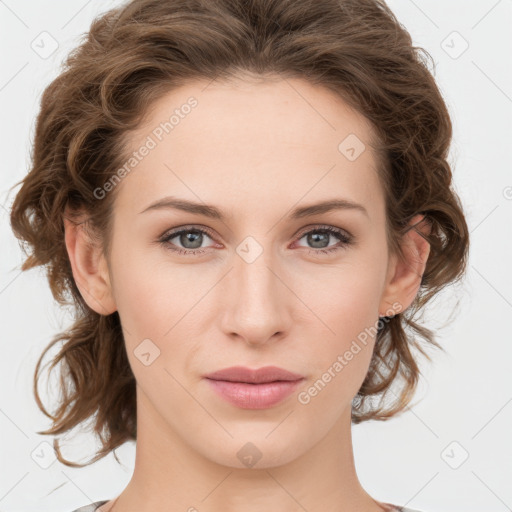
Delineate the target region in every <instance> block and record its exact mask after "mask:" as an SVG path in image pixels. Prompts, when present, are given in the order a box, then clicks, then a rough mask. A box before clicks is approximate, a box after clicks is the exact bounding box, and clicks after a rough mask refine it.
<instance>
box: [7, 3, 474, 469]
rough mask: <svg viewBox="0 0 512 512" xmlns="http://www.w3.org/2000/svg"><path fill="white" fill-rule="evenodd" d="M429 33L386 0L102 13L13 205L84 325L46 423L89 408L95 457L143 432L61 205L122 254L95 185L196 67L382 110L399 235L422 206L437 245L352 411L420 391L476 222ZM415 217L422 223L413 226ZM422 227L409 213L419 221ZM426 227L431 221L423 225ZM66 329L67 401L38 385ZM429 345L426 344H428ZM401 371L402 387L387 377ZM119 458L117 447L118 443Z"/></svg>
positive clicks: (391, 211)
mask: <svg viewBox="0 0 512 512" xmlns="http://www.w3.org/2000/svg"><path fill="white" fill-rule="evenodd" d="M432 61H433V59H432V57H431V56H430V54H429V53H428V52H427V51H425V50H424V49H422V48H417V47H414V46H413V45H412V40H411V37H410V35H409V33H408V32H407V30H406V29H405V28H404V27H403V26H402V25H401V24H400V23H399V22H398V20H397V19H396V17H395V16H394V14H393V13H392V12H391V11H390V9H389V8H388V6H387V5H386V4H385V3H384V1H381V0H166V1H162V0H133V1H131V2H129V3H126V4H123V5H121V6H120V7H118V8H115V9H112V10H110V11H107V12H106V13H104V14H102V15H101V16H99V17H97V18H96V19H94V20H93V22H92V25H91V27H90V30H89V32H88V33H87V34H86V35H85V37H84V38H83V40H82V41H81V42H80V44H79V45H78V47H77V48H76V49H74V50H73V51H72V52H71V53H70V54H69V55H68V57H67V59H66V61H65V63H64V65H63V69H62V70H61V73H60V74H59V76H57V78H55V79H54V80H53V81H52V82H51V83H50V84H49V85H48V86H47V87H46V89H45V90H44V93H43V95H42V99H41V105H40V111H39V113H38V116H37V119H36V129H35V135H34V141H33V147H32V153H31V169H30V171H29V173H28V174H27V175H26V177H25V178H24V179H23V180H21V181H19V182H18V183H16V184H15V185H14V186H17V185H19V184H22V186H21V188H20V190H19V191H18V193H17V195H16V197H15V200H14V202H13V205H12V210H11V216H10V221H11V226H12V229H13V232H14V234H15V235H16V237H17V238H18V239H19V240H20V246H21V247H22V249H23V251H24V253H25V256H26V259H25V261H24V262H23V264H22V267H21V268H22V270H27V269H30V268H32V267H35V266H38V265H44V266H45V267H46V270H47V276H48V281H49V284H50V288H51V291H52V294H53V296H54V298H55V300H56V301H58V302H59V304H60V305H61V306H69V307H71V308H72V311H73V313H74V323H73V324H72V326H71V327H70V328H69V329H68V330H66V331H64V332H62V333H60V334H58V335H56V336H55V337H54V338H53V340H52V341H51V342H50V344H49V345H48V346H47V347H46V348H45V350H44V352H43V353H42V354H41V356H40V358H39V360H38V362H37V365H36V368H35V373H34V394H35V398H36V402H37V404H38V406H39V408H40V409H41V411H42V412H43V413H44V414H45V415H46V416H48V417H49V418H50V419H51V421H52V426H51V428H49V429H48V430H45V431H40V432H38V433H39V434H45V435H50V434H62V433H64V432H67V431H69V430H70V429H72V428H73V427H75V426H77V425H79V424H81V423H82V422H84V421H86V420H88V419H92V420H93V430H94V433H95V434H96V435H97V436H98V437H99V439H100V441H101V444H102V448H101V449H100V450H98V451H97V453H96V456H95V457H94V458H92V459H91V460H89V461H88V462H87V463H85V464H79V463H74V462H71V461H68V460H66V459H65V458H63V457H62V454H61V453H60V449H59V442H58V440H57V439H56V438H54V448H55V450H56V453H57V457H58V459H59V461H60V462H62V463H63V464H65V465H67V466H72V467H83V466H85V465H88V464H91V463H92V462H95V461H97V460H98V459H100V458H102V457H104V456H106V455H107V454H108V453H109V452H111V451H114V456H116V455H115V449H116V448H117V447H118V446H120V445H122V444H123V443H124V442H126V441H129V440H135V439H136V436H137V424H136V394H135V377H134V375H133V373H132V371H131V368H130V365H129V362H128V358H127V355H126V349H125V345H124V340H123V336H122V331H121V325H120V319H119V315H118V312H117V311H116V312H114V313H112V314H108V315H101V314H99V313H97V312H95V311H93V310H92V309H91V308H90V307H88V305H87V304H86V302H85V301H84V300H83V298H82V296H81V294H80V292H79V290H78V288H77V285H76V283H75V280H74V278H73V274H72V271H71V265H70V261H69V258H68V254H67V250H66V245H65V241H64V233H65V232H64V224H63V216H64V213H65V212H66V214H67V215H68V214H69V217H70V218H73V219H74V221H75V222H80V223H84V226H85V227H86V228H87V229H88V231H89V232H90V234H91V236H94V237H96V238H95V239H96V240H98V241H99V242H100V243H101V244H102V247H103V248H104V254H105V255H106V256H107V258H108V255H109V254H110V252H109V251H110V241H111V220H112V212H113V205H114V200H115V197H116V191H115V190H114V191H112V192H109V193H108V194H107V195H106V198H105V199H102V200H98V199H97V198H96V196H95V194H94V190H95V189H97V188H98V187H101V186H102V185H103V184H104V183H105V182H107V180H108V179H109V178H111V177H112V176H113V175H114V173H115V171H116V169H119V168H120V167H121V166H122V165H123V163H124V162H125V161H126V159H127V153H128V147H127V145H126V143H125V141H126V140H127V136H128V134H129V133H130V130H133V129H135V128H137V127H138V126H139V124H140V123H141V122H142V121H143V119H144V115H145V114H146V113H147V112H148V109H149V107H150V106H151V105H152V103H153V102H154V101H155V100H157V99H159V98H160V97H162V96H163V95H165V94H166V93H167V92H169V91H170V90H172V89H173V88H174V87H177V86H179V85H182V84H186V83H187V81H190V80H193V79H202V80H214V79H219V78H220V79H222V78H227V79H229V78H230V77H237V76H240V75H243V74H252V75H253V76H264V75H267V76H270V75H273V76H275V75H277V76H279V77H282V78H288V77H292V78H295V77H296V78H303V79H306V80H308V81H309V82H310V83H312V84H317V85H319V86H323V87H327V88H329V89H330V90H331V91H334V92H335V93H336V94H337V95H338V96H339V97H340V99H342V100H343V101H345V102H346V103H348V105H349V106H351V107H352V108H354V109H355V110H356V111H357V112H358V113H360V114H361V115H363V116H365V117H366V118H367V119H368V120H369V121H370V122H371V124H372V125H373V127H374V129H375V133H376V134H377V136H378V137H377V140H376V141H375V144H374V145H373V149H374V150H375V154H376V155H377V156H378V161H379V177H380V180H381V183H382V187H383V190H384V191H385V198H386V231H387V237H388V242H389V248H390V251H397V253H398V254H401V255H403V254H402V252H401V248H400V245H399V242H400V239H401V237H402V236H403V235H404V233H405V232H406V230H407V229H408V226H407V224H408V223H409V221H410V220H411V219H412V217H413V216H414V215H416V214H418V213H423V214H424V215H425V219H426V220H427V221H428V223H429V224H430V226H431V231H430V234H428V233H427V234H425V235H422V236H424V238H426V239H427V240H428V242H429V243H430V246H431V250H430V254H429V257H428V261H427V264H426V268H425V272H424V274H423V276H422V279H421V285H420V289H419V292H418V294H417V296H416V298H415V300H414V302H413V304H412V305H411V306H410V307H409V308H408V309H407V310H406V311H402V312H400V313H398V314H396V315H394V316H392V317H385V318H383V319H382V320H381V321H380V322H379V328H378V334H377V339H376V343H375V348H374V353H373V357H372V360H371V363H370V367H369V371H368V374H367V376H366V378H365V380H364V382H363V384H362V386H361V388H360V390H359V391H358V394H357V396H356V397H355V398H354V400H353V403H352V421H353V423H360V422H362V421H367V420H386V419H388V418H390V417H392V416H393V415H395V414H397V413H398V412H400V411H402V410H403V409H404V408H405V407H406V406H407V404H408V403H409V402H410V400H411V399H412V396H413V393H414V391H415V388H416V385H417V382H418V379H419V375H420V370H419V367H418V365H417V362H416V359H415V357H414V355H413V350H414V349H417V350H418V351H419V353H421V354H423V356H425V357H426V358H427V359H428V360H429V361H431V358H430V357H429V355H428V354H427V352H426V351H425V347H426V346H435V347H437V348H439V349H441V350H444V349H442V347H441V346H440V345H439V343H438V342H437V341H436V340H435V339H434V338H435V336H434V332H433V331H432V330H430V329H428V328H427V327H425V326H423V325H420V323H418V322H417V321H415V320H414V319H413V318H414V316H415V315H416V314H417V313H419V312H420V310H423V308H424V306H425V305H426V303H427V302H428V301H429V300H430V299H432V298H433V297H434V296H435V295H436V294H437V293H438V292H439V291H440V290H441V289H442V288H444V287H445V286H446V285H447V284H449V283H455V282H456V281H460V280H461V278H462V276H463V274H464V272H465V269H466V261H467V256H468V249H469V234H468V227H467V224H466V221H465V218H464V214H463V211H462V206H461V203H460V200H459V198H458V197H457V194H456V192H455V191H454V190H453V185H452V172H451V168H450V165H449V163H448V161H447V157H448V150H449V146H450V142H451V138H452V125H451V121H450V117H449V113H448V110H447V106H446V104H445V102H444V101H443V98H442V95H441V93H440V91H439V89H438V87H437V85H436V82H435V79H434V77H433V74H432V73H431V71H430V69H429V62H430V63H432ZM413 228H414V229H415V226H413ZM409 229H410V228H409ZM420 234H421V233H420ZM58 342H62V346H61V348H60V350H59V352H58V353H57V354H56V355H55V356H54V357H53V359H52V360H51V361H50V362H51V367H50V369H49V372H48V373H50V372H51V371H53V370H54V369H55V368H56V367H57V366H58V365H59V367H60V393H61V395H60V396H59V402H58V407H57V409H56V411H55V412H54V413H53V414H51V413H49V412H48V411H47V410H46V408H45V407H44V405H43V404H42V403H41V400H40V397H39V393H38V389H37V388H38V381H39V378H40V370H41V363H42V360H43V357H44V356H45V355H46V353H47V352H48V350H49V349H50V348H52V347H53V346H54V345H55V344H56V343H58ZM422 345H424V346H422ZM397 382H399V383H400V387H399V389H398V390H397V391H393V392H392V393H391V394H392V395H394V397H393V398H392V399H390V396H389V395H390V390H391V389H392V384H393V388H395V387H396V383H397ZM116 459H117V456H116Z"/></svg>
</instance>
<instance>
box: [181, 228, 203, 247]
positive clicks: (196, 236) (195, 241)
mask: <svg viewBox="0 0 512 512" xmlns="http://www.w3.org/2000/svg"><path fill="white" fill-rule="evenodd" d="M188 242H192V246H189V245H187V243H188ZM202 242H203V234H202V233H200V232H199V231H186V232H185V233H183V234H181V235H180V243H181V244H182V245H183V247H185V248H186V249H197V248H199V247H201V244H202Z"/></svg>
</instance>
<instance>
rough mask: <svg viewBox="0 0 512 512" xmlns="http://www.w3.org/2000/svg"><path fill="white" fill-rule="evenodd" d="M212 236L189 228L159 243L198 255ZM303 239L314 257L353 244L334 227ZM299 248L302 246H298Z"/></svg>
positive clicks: (314, 231) (304, 235)
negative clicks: (331, 239)
mask: <svg viewBox="0 0 512 512" xmlns="http://www.w3.org/2000/svg"><path fill="white" fill-rule="evenodd" d="M213 236H214V235H213V233H212V232H211V231H210V230H208V229H206V228H198V227H191V226H189V227H184V228H182V229H179V230H174V231H170V232H167V233H165V234H164V235H162V237H161V238H160V239H159V242H160V243H161V244H162V245H163V246H164V247H165V248H167V249H169V250H171V251H173V252H176V253H178V254H189V255H199V254H203V253H205V252H207V249H208V247H203V242H204V241H205V238H210V239H213ZM331 237H335V238H337V239H338V244H337V245H333V246H330V245H329V239H330V238H331ZM303 238H304V239H306V243H309V244H312V248H310V250H309V251H308V252H309V253H313V254H316V255H318V254H319V253H324V254H332V253H334V252H335V251H338V250H340V249H343V248H346V247H347V246H349V245H350V244H352V243H353V237H352V235H350V234H348V233H347V232H345V231H343V230H341V229H339V228H335V227H334V226H318V227H316V228H315V229H311V230H309V231H306V232H303V233H302V234H301V235H300V237H299V238H298V241H300V240H302V239H303ZM211 247H213V246H211ZM299 247H304V246H301V245H299Z"/></svg>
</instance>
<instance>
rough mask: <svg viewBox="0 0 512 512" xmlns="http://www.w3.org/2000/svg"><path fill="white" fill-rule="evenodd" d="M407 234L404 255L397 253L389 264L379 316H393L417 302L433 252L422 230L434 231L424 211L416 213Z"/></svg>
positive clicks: (426, 233) (426, 232) (404, 238)
mask: <svg viewBox="0 0 512 512" xmlns="http://www.w3.org/2000/svg"><path fill="white" fill-rule="evenodd" d="M409 226H414V227H410V228H409V229H408V231H407V233H406V234H405V235H404V236H403V238H402V241H401V247H402V250H403V253H404V258H403V259H402V258H399V255H393V256H392V257H391V258H390V262H389V265H388V273H387V277H386V284H385V288H384V292H383V295H382V300H381V303H380V306H379V316H393V315H395V314H397V313H401V312H403V311H405V310H406V309H407V308H408V307H409V306H410V305H411V304H412V303H413V301H414V299H415V298H416V295H417V293H418V290H419V288H420V284H421V278H422V277H423V272H424V271H425V267H426V264H427V259H428V255H429V253H430V244H429V243H428V241H427V240H425V239H424V238H423V237H422V236H421V235H420V234H419V233H418V231H420V232H421V233H423V234H424V235H428V234H430V230H431V225H430V223H429V222H428V219H425V216H424V215H422V214H418V215H415V216H414V217H413V218H412V219H411V221H410V222H409Z"/></svg>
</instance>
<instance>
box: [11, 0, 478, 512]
mask: <svg viewBox="0 0 512 512" xmlns="http://www.w3.org/2000/svg"><path fill="white" fill-rule="evenodd" d="M450 140H451V122H450V118H449V115H448V112H447V109H446V105H445V103H444V101H443V99H442V97H441V94H440V92H439V90H438V88H437V86H436V84H435V81H434V79H433V77H432V75H431V74H430V72H429V70H428V68H427V66H426V65H425V62H424V61H423V59H422V58H421V56H420V54H419V51H418V49H416V48H413V47H412V43H411V38H410V36H409V34H408V33H407V31H406V30H405V29H404V28H403V27H402V26H401V25H400V24H399V23H398V21H397V20H396V18H395V17H394V16H393V14H392V13H391V12H390V10H389V9H388V7H387V6H386V5H385V4H384V2H382V1H379V0H364V1H361V0H357V1H356V0H343V1H340V2H338V1H335V0H321V1H319V0H293V2H291V1H288V0H273V1H270V0H250V1H247V0H194V1H186V2H185V1H179V0H169V1H166V2H161V1H157V0H133V1H131V2H130V3H127V4H126V5H124V6H122V7H120V8H118V9H114V10H112V11H110V12H108V13H106V14H105V15H103V16H101V17H100V18H98V19H97V20H95V21H94V22H93V24H92V26H91V29H90V32H89V34H88V37H87V39H86V40H85V41H84V42H83V43H82V44H81V46H80V47H79V48H78V49H77V50H76V51H74V52H73V53H72V54H71V55H70V57H69V59H68V61H67V62H66V69H65V70H63V72H62V73H61V75H60V76H58V77H57V78H56V79H55V80H54V81H53V82H52V83H51V84H50V85H49V86H48V88H47V89H46V90H45V93H44V95H43V99H42V103H41V111H40V113H39V116H38V120H37V127H36V134H35V141H34V151H33V168H32V169H31V172H30V173H29V174H28V175H27V176H26V177H25V179H24V180H23V182H22V187H21V189H20V190H19V192H18V193H17V196H16V199H15V202H14V204H13V207H12V213H11V224H12V227H13V230H14V232H15V234H16V236H17V237H18V238H19V239H20V240H24V241H26V242H28V244H29V245H30V246H31V253H30V254H29V255H28V258H27V260H26V261H25V263H24V265H23V267H22V268H23V270H27V269H29V268H32V267H34V266H36V265H46V266H47V268H48V277H49V283H50V286H51V289H52V292H53V294H54V297H55V298H56V300H58V301H59V303H61V304H63V305H64V304H71V305H72V306H73V307H75V308H76V321H75V323H74V325H73V326H72V327H71V328H70V329H69V330H67V331H66V332H63V333H61V334H60V335H58V336H56V337H55V339H54V340H53V341H52V343H51V344H50V345H49V347H47V349H46V350H45V352H44V353H43V354H42V356H41V358H40V359H39V361H38V365H37V367H36V372H35V375H34V392H35V396H36V400H37V402H38V405H39V407H40V408H41V409H42V410H43V411H44V412H45V413H46V414H48V416H49V417H51V418H52V427H51V428H50V429H48V430H46V431H44V432H39V433H43V434H51V435H53V434H61V433H64V432H66V431H68V430H70V429H72V428H73V427H75V426H77V425H79V424H81V423H82V422H84V421H86V420H88V419H90V418H93V421H94V430H95V432H96V434H97V435H98V436H99V438H100V440H101V442H102V449H101V450H99V451H98V453H97V454H96V456H95V457H94V458H93V459H91V460H90V461H89V462H88V463H89V464H90V463H92V462H94V461H96V460H98V459H99V458H101V457H104V456H105V455H107V454H109V453H110V452H111V451H113V450H114V449H115V448H117V447H119V446H120V445H122V444H123V443H124V442H126V441H129V440H136V441H137V451H136V461H135V469H134V473H133V476H132V478H131V480H130V482H129V484H128V486H127V487H126V488H125V489H124V490H123V492H122V493H121V494H120V495H119V496H117V497H116V498H115V499H112V500H103V501H99V502H96V503H93V504H90V505H88V506H85V507H82V508H80V509H78V510H80V511H81V512H85V511H93V510H99V511H103V512H107V511H108V512H111V511H113V512H128V511H132V510H137V511H149V510H188V511H196V510H198V511H220V510H222V511H229V510H235V509H236V510H244V511H249V512H253V511H261V510H279V511H296V510H308V511H316V510H333V511H335V510H336V511H338V510H340V511H341V510H351V511H353V510H354V511H355V510H357V511H362V512H377V511H383V510H403V511H411V510H412V509H409V508H399V507H398V506H397V505H393V504H391V503H385V502H381V501H378V500H376V499H374V498H373V497H371V496H370V495H369V494H368V493H367V492H366V491H365V490H364V488H363V487H362V485H361V484H360V482H359V480H358V477H357V474H356V470H355V466H354V458H353V451H352V440H351V424H352V423H354V424H357V423H361V422H363V421H367V420H386V419H388V418H390V417H392V416H394V415H396V414H398V413H400V411H402V410H403V409H404V408H405V407H406V405H407V404H408V403H409V402H410V399H411V398H412V396H413V392H414V390H415V388H416V384H417V381H418V378H419V367H418V364H417V360H416V358H415V356H414V350H418V351H419V352H420V353H421V354H423V355H424V356H426V357H427V358H428V356H427V354H426V352H425V351H424V347H423V346H422V345H433V346H436V347H438V348H441V347H440V346H439V345H438V343H437V342H436V341H435V339H434V335H433V333H432V332H431V331H430V330H429V329H428V328H427V327H425V326H424V325H420V324H419V323H418V322H417V321H416V320H415V315H416V314H418V313H419V312H422V310H423V308H424V306H425V305H426V303H427V302H428V301H429V300H430V299H431V298H432V297H434V296H435V295H436V294H437V292H438V291H439V290H440V289H441V288H443V287H444V286H446V285H447V284H449V283H452V282H454V281H456V280H458V279H460V278H461V277H462V275H463V274H464V271H465V268H466V260H467V254H468V246H469V236H468V229H467V225H466V221H465V218H464V215H463V211H462V207H461V204H460V201H459V199H458V197H457V195H456V194H455V193H454V191H453V190H452V187H451V179H452V175H451V169H450V166H449V164H448V162H447V160H446V158H447V154H448V150H449V145H450ZM407 330H409V332H407ZM60 341H62V342H64V343H63V346H62V349H61V350H60V352H59V353H58V354H57V355H56V356H55V358H54V359H53V361H52V366H51V369H53V368H54V367H57V366H58V365H62V371H63V373H62V380H61V387H62V389H61V391H62V397H61V401H60V403H59V407H58V409H57V411H56V412H55V413H54V414H50V413H48V412H47V411H46V408H45V407H44V405H43V404H42V403H41V401H40V399H39V395H38V390H37V382H38V379H39V374H40V364H41V362H42V358H43V356H44V355H45V354H46V352H47V351H48V350H49V348H50V347H51V346H53V345H54V344H55V343H57V342H60ZM392 385H393V390H392ZM54 446H55V450H56V453H57V457H58V459H59V460H60V461H61V462H62V463H64V464H66V465H68V466H72V467H79V466H82V465H80V464H77V463H73V462H71V461H68V460H66V459H65V458H64V457H63V456H62V454H61V453H60V450H59V445H58V442H57V441H55V443H54Z"/></svg>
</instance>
